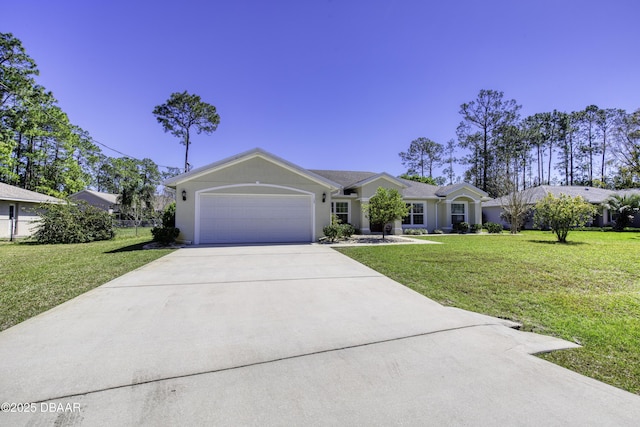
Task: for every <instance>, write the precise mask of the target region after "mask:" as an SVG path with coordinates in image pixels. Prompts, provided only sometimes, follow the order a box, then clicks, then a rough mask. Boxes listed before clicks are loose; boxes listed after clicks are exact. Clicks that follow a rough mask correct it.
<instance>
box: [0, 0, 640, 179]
mask: <svg viewBox="0 0 640 427" xmlns="http://www.w3.org/2000/svg"><path fill="white" fill-rule="evenodd" d="M638 16H640V3H639V2H637V0H607V1H606V2H605V1H592V0H582V1H573V0H555V1H548V0H538V1H522V0H505V1H491V0H484V1H477V0H458V1H456V0H452V1H438V2H435V1H427V0H423V1H413V0H409V1H389V0H386V1H377V0H373V1H371V0H368V1H355V0H352V1H349V0H334V1H311V0H297V1H278V0H274V1H257V0H254V1H241V0H240V1H239V0H234V1H226V2H223V1H193V0H181V1H171V2H169V1H165V0H156V1H131V0H128V1H122V0H116V1H103V2H93V1H86V0H83V1H79V0H68V1H67V0H62V1H50V0H39V1H31V0H22V1H7V2H5V3H4V4H3V6H2V11H1V12H0V28H1V30H0V31H2V32H11V33H13V34H14V35H15V36H16V37H17V38H19V39H20V40H22V42H23V45H24V47H25V48H26V50H27V53H28V54H29V55H30V56H31V57H32V58H34V59H35V61H36V63H37V64H38V67H39V69H40V72H41V75H40V77H39V78H38V82H39V83H40V84H42V85H44V86H45V87H46V88H47V89H48V90H50V91H52V92H53V93H54V96H55V97H56V98H57V99H58V101H59V105H60V107H61V108H62V109H63V110H64V111H65V112H67V114H68V115H69V117H70V119H71V121H72V123H74V124H76V125H78V126H80V127H82V128H83V129H85V130H87V131H88V132H89V133H90V134H91V135H92V136H93V137H94V138H95V139H96V140H98V141H100V142H101V143H104V144H106V145H108V146H110V147H113V148H115V149H117V150H120V151H122V152H124V153H127V154H129V155H131V156H134V157H137V158H143V157H150V158H151V159H153V160H154V161H155V162H156V163H158V164H160V165H170V166H176V167H181V166H182V163H183V158H184V146H182V145H180V144H179V142H178V140H177V138H175V137H173V136H171V135H170V134H165V133H164V132H163V131H162V128H161V126H160V125H159V124H157V122H156V120H155V118H154V117H153V115H152V114H151V111H152V110H153V107H154V106H155V105H157V104H160V103H163V102H164V101H166V100H167V99H168V97H169V95H170V94H171V93H172V92H178V91H184V90H187V91H189V92H190V93H196V94H198V95H200V96H201V97H202V99H203V100H204V101H206V102H209V103H211V104H213V105H215V106H216V107H217V109H218V113H219V114H220V116H221V123H220V126H219V128H218V130H217V131H216V132H214V133H213V134H212V135H209V136H207V135H196V136H195V137H194V138H193V144H192V145H191V148H190V163H191V164H192V165H193V166H194V167H198V166H202V165H205V164H208V163H211V162H214V161H217V160H220V159H221V158H224V157H227V156H230V155H233V154H236V153H239V152H241V151H245V150H248V149H251V148H254V147H258V146H259V147H262V148H264V149H265V150H267V151H271V152H272V153H274V154H276V155H279V156H281V157H284V158H285V159H287V160H289V161H292V162H294V163H297V164H299V165H300V166H303V167H307V168H316V169H350V170H369V171H377V172H381V171H386V172H388V173H391V174H393V175H398V174H401V173H403V172H404V171H405V170H404V168H403V166H402V164H401V163H400V158H399V157H398V153H399V152H400V151H404V150H406V149H407V148H408V146H409V143H410V142H411V141H412V140H413V139H415V138H418V137H420V136H424V137H428V138H431V139H433V140H435V141H437V142H440V143H443V144H444V143H445V142H446V141H447V140H449V139H451V138H455V130H456V127H457V125H458V123H459V122H460V120H461V117H460V115H459V114H458V111H459V107H460V104H462V103H464V102H468V101H471V100H473V99H474V98H475V97H476V95H477V94H478V92H479V90H480V89H495V90H500V91H503V92H504V93H505V97H507V98H513V99H515V100H516V101H517V102H518V103H519V104H521V105H522V106H523V108H522V115H523V116H526V115H529V114H534V113H537V112H544V111H551V110H553V109H558V110H562V111H567V112H569V111H575V110H581V109H584V108H585V107H586V106H587V105H589V104H596V105H598V106H599V107H602V108H623V109H626V110H627V111H633V110H635V109H638V108H640V84H639V83H640V26H639V25H638V23H637V19H638ZM104 152H105V154H107V155H110V156H116V157H117V156H119V155H118V154H117V153H114V152H111V151H109V150H107V149H104ZM460 170H462V168H460Z"/></svg>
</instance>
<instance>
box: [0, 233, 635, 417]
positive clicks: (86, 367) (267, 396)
mask: <svg viewBox="0 0 640 427" xmlns="http://www.w3.org/2000/svg"><path fill="white" fill-rule="evenodd" d="M424 248H425V250H429V246H428V245H425V246H424ZM512 326H514V325H513V324H511V323H510V322H508V321H504V320H500V319H495V318H492V317H488V316H483V315H479V314H475V313H471V312H467V311H463V310H458V309H453V308H446V307H443V306H441V305H440V304H437V303H435V302H434V301H432V300H429V299H428V298H425V297H423V296H422V295H419V294H417V293H415V292H414V291H412V290H410V289H408V288H406V287H404V286H402V285H400V284H398V283H397V282H394V281H392V280H391V279H389V278H387V277H385V276H383V275H381V274H379V273H377V272H375V271H373V270H371V269H369V268H368V267H365V266H363V265H362V264H359V263H358V262H356V261H354V260H352V259H350V258H348V257H346V256H343V255H341V254H340V253H338V252H336V251H334V250H332V249H331V248H328V247H326V246H322V245H272V246H236V247H193V248H185V249H181V250H178V251H176V252H174V253H172V254H170V255H167V256H165V257H163V258H160V259H158V260H156V261H154V262H152V263H150V264H147V265H145V266H143V267H142V268H139V269H138V270H135V271H133V272H130V273H128V274H126V275H124V276H121V277H119V278H117V279H115V280H113V281H111V282H109V283H107V284H105V285H103V286H101V287H99V288H96V289H94V290H92V291H90V292H87V293H86V294H83V295H81V296H79V297H77V298H75V299H73V300H71V301H68V302H66V303H64V304H62V305H60V306H58V307H56V308H54V309H52V310H49V311H48V312H46V313H43V314H41V315H39V316H36V317H34V318H32V319H29V320H27V321H25V322H23V323H21V324H18V325H16V326H14V327H12V328H9V329H7V330H6V331H3V332H1V333H0V361H1V363H0V402H9V403H16V404H17V403H30V404H32V405H30V406H29V408H30V409H33V411H32V412H29V413H24V412H21V413H18V412H0V425H54V424H55V425H92V426H93V425H260V426H262V425H302V424H305V425H398V424H402V425H540V424H545V425H585V424H587V425H637V420H638V419H640V396H637V395H634V394H631V393H627V392H625V391H622V390H619V389H617V388H614V387H611V386H608V385H605V384H603V383H600V382H598V381H595V380H592V379H589V378H586V377H584V376H581V375H578V374H576V373H574V372H571V371H568V370H566V369H563V368H560V367H558V366H556V365H553V364H550V363H548V362H545V361H543V360H541V359H539V358H536V357H534V356H532V355H531V354H533V353H537V352H543V351H551V350H558V349H564V348H573V347H576V345H575V344H572V343H568V342H566V341H562V340H559V339H555V338H551V337H545V336H541V335H536V334H531V333H525V332H520V331H517V330H514V329H513V328H512ZM16 407H17V406H16Z"/></svg>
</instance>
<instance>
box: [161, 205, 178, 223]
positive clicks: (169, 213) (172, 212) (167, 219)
mask: <svg viewBox="0 0 640 427" xmlns="http://www.w3.org/2000/svg"><path fill="white" fill-rule="evenodd" d="M162 226H163V227H165V228H171V227H175V226H176V202H172V203H170V204H168V205H167V207H166V208H164V212H163V213H162Z"/></svg>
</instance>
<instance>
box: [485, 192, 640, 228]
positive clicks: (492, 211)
mask: <svg viewBox="0 0 640 427" xmlns="http://www.w3.org/2000/svg"><path fill="white" fill-rule="evenodd" d="M520 193H524V200H525V201H526V202H527V203H528V204H529V205H531V206H532V207H533V205H535V204H536V203H538V201H540V200H542V199H544V198H545V197H546V196H547V194H553V196H554V197H559V196H560V195H561V194H565V195H567V196H570V197H576V196H582V198H583V199H584V200H586V201H587V202H589V203H591V204H593V205H595V206H596V207H597V208H598V213H597V214H596V216H595V217H594V218H593V222H592V225H594V226H596V227H603V226H608V225H611V223H612V212H609V211H608V210H607V209H606V208H604V207H602V203H604V202H605V201H606V200H607V199H608V198H609V197H611V196H613V195H615V194H619V195H624V194H640V190H617V191H614V190H608V189H605V188H597V187H585V186H578V185H574V186H567V185H540V186H538V187H531V188H527V189H526V190H523V191H521V192H520ZM506 197H507V196H505V197H504V198H503V197H499V198H496V199H493V200H490V201H488V202H485V203H483V204H482V216H483V217H484V221H485V222H495V223H498V224H502V225H503V226H505V227H507V226H508V225H509V224H508V223H507V222H506V221H504V220H503V219H502V218H501V217H500V214H501V213H502V206H503V204H504V203H505V201H504V199H505V198H506ZM632 226H634V227H640V215H636V217H635V220H634V222H633V224H632ZM524 227H525V228H533V214H532V215H530V216H529V218H528V219H527V221H526V223H525V226H524Z"/></svg>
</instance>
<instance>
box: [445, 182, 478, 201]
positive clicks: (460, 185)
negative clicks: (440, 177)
mask: <svg viewBox="0 0 640 427" xmlns="http://www.w3.org/2000/svg"><path fill="white" fill-rule="evenodd" d="M462 189H464V190H468V191H470V192H472V193H474V194H475V195H477V196H480V197H481V198H487V199H488V198H489V194H487V193H486V192H484V191H482V190H481V189H479V188H478V187H475V186H473V185H471V184H468V183H466V182H460V183H458V184H451V185H445V186H443V187H438V190H437V191H436V195H437V196H439V197H447V196H448V195H450V194H452V193H455V192H456V191H459V190H462Z"/></svg>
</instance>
